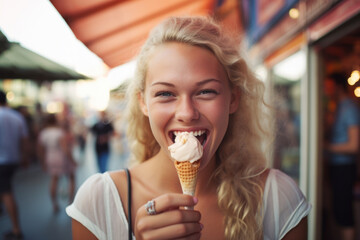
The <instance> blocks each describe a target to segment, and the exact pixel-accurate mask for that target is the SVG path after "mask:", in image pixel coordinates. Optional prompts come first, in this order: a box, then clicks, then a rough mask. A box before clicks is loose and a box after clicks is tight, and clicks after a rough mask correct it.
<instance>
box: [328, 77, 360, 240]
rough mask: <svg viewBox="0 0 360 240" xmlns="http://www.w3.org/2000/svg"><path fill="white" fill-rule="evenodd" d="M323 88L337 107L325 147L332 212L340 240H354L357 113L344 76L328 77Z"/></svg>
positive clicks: (359, 122)
mask: <svg viewBox="0 0 360 240" xmlns="http://www.w3.org/2000/svg"><path fill="white" fill-rule="evenodd" d="M325 86H327V87H326V94H327V96H328V97H329V100H330V101H333V102H334V104H335V106H336V108H335V112H334V117H333V122H332V126H331V136H330V143H329V144H327V146H326V150H327V151H328V153H329V156H328V158H329V165H330V184H331V190H332V196H333V197H332V204H333V211H334V216H335V220H336V222H337V224H338V225H339V226H340V235H341V239H342V240H354V239H355V225H354V207H353V200H354V197H353V189H354V186H355V181H356V169H357V168H356V157H357V153H358V151H359V142H360V140H359V137H360V132H359V131H360V130H359V129H360V110H359V108H358V106H357V104H356V103H355V102H354V101H353V100H352V99H351V97H350V94H349V92H348V89H347V86H348V84H347V78H346V75H345V74H343V73H334V74H332V75H330V76H329V77H328V78H327V79H326V84H325Z"/></svg>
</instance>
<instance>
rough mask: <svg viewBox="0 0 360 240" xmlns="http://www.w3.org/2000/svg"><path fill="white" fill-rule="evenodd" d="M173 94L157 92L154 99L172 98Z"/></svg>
mask: <svg viewBox="0 0 360 240" xmlns="http://www.w3.org/2000/svg"><path fill="white" fill-rule="evenodd" d="M172 96H173V94H172V93H171V92H157V93H156V94H155V97H172Z"/></svg>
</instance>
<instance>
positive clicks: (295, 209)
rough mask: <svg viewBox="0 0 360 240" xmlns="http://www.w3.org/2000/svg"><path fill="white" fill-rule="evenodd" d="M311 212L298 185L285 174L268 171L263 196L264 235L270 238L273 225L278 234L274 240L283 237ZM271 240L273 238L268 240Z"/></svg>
mask: <svg viewBox="0 0 360 240" xmlns="http://www.w3.org/2000/svg"><path fill="white" fill-rule="evenodd" d="M310 210H311V204H310V203H308V201H307V200H306V198H305V196H304V194H303V193H302V191H301V189H300V188H299V186H298V184H297V183H296V182H295V181H294V180H293V179H292V178H291V177H290V176H288V175H287V174H285V173H284V172H282V171H280V170H277V169H270V170H269V173H268V176H267V179H266V184H265V189H264V196H263V213H264V221H263V223H264V233H265V234H266V235H268V236H272V234H273V233H275V232H274V229H275V226H274V224H275V225H278V227H277V228H276V229H278V230H279V232H277V233H276V236H277V237H275V238H274V239H277V238H279V236H284V235H285V234H286V233H287V232H288V231H289V230H290V229H292V228H293V227H294V226H296V225H297V224H298V223H299V222H300V220H301V219H302V218H304V217H305V216H307V215H308V214H309V212H310ZM270 239H273V238H270Z"/></svg>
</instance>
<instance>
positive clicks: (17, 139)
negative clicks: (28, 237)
mask: <svg viewBox="0 0 360 240" xmlns="http://www.w3.org/2000/svg"><path fill="white" fill-rule="evenodd" d="M27 138H28V129H27V127H26V123H25V119H24V118H23V117H22V116H21V114H20V113H18V112H17V111H15V110H13V109H10V108H9V107H8V106H7V99H6V94H5V92H3V91H1V90H0V196H1V200H2V202H3V204H4V206H5V209H6V210H7V212H8V214H9V217H10V220H11V224H12V229H11V231H9V232H8V233H6V234H5V235H4V238H5V239H23V235H22V230H21V227H20V222H19V217H18V215H19V213H18V208H17V204H16V200H15V196H14V193H13V188H12V180H13V177H14V174H15V172H16V170H17V168H18V167H19V165H20V164H23V165H24V166H27V160H28V159H27V158H26V157H25V156H26V154H27V153H26V151H27Z"/></svg>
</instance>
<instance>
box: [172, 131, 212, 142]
mask: <svg viewBox="0 0 360 240" xmlns="http://www.w3.org/2000/svg"><path fill="white" fill-rule="evenodd" d="M180 133H182V132H181V131H174V132H171V139H172V141H173V142H175V138H176V136H177V135H178V134H180ZM188 133H190V134H192V135H193V136H194V137H196V138H197V139H198V140H199V142H200V143H201V145H203V146H204V144H205V142H206V139H207V132H206V131H205V130H198V131H189V132H188Z"/></svg>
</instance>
